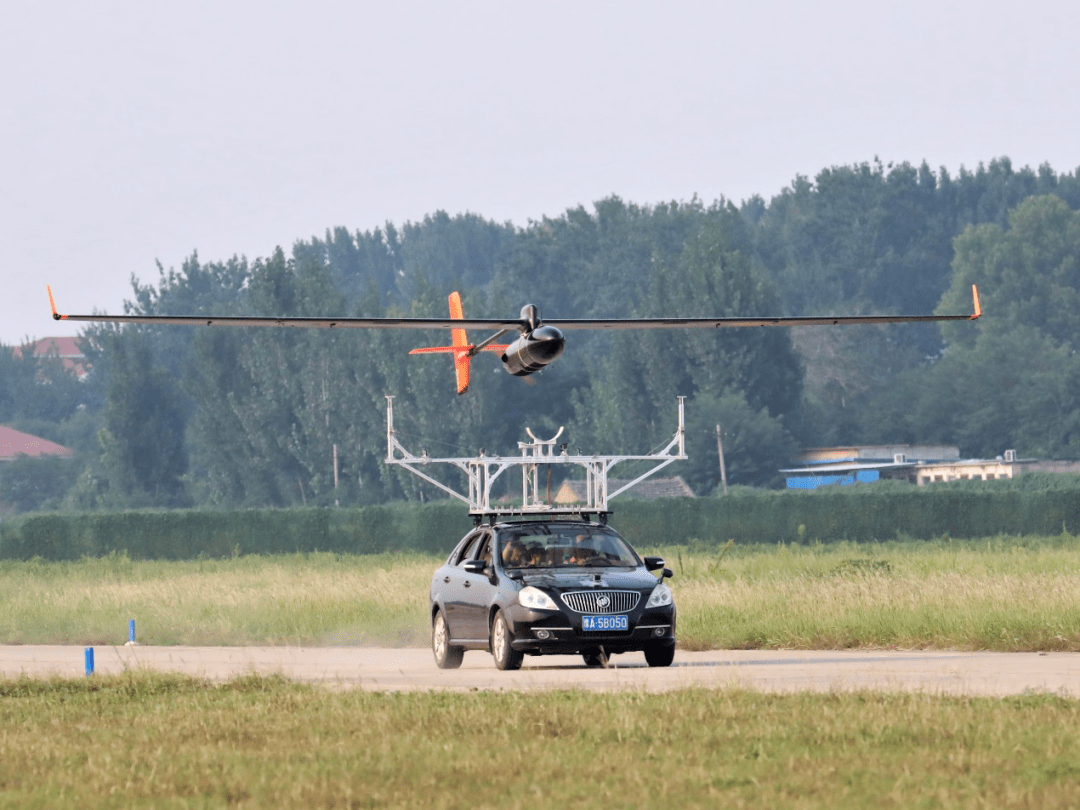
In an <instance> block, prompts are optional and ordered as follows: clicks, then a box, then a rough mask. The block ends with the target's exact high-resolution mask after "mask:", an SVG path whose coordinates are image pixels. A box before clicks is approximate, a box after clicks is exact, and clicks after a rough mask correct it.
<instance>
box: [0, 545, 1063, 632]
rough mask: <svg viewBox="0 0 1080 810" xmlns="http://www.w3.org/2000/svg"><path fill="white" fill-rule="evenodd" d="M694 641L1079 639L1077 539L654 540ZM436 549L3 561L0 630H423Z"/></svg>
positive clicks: (682, 627)
mask: <svg viewBox="0 0 1080 810" xmlns="http://www.w3.org/2000/svg"><path fill="white" fill-rule="evenodd" d="M653 551H658V552H659V553H661V554H663V555H664V556H665V557H666V558H667V560H668V565H669V566H670V567H671V568H673V569H674V571H675V578H674V580H673V581H672V583H673V585H672V586H673V588H674V589H675V593H676V599H677V601H678V605H679V637H680V643H681V644H682V645H683V646H684V647H687V648H792V649H796V648H797V649H845V648H854V647H863V648H889V647H892V648H938V649H988V650H1080V541H1078V540H1077V539H1076V538H1072V537H1068V536H1066V537H1058V538H1041V539H1040V538H1034V539H1033V538H1024V539H1016V538H995V539H992V540H988V541H986V540H984V541H979V542H955V541H952V542H950V541H944V540H943V541H932V542H914V541H910V542H892V543H875V544H853V543H830V544H816V545H804V546H795V545H793V546H768V547H762V546H759V547H739V546H735V547H732V548H729V549H727V550H722V549H704V548H696V549H690V548H685V547H684V548H659V549H653ZM438 563H439V560H437V559H436V558H434V557H426V556H420V555H396V554H383V555H373V556H339V555H333V554H309V555H290V556H278V557H240V558H236V559H232V560H220V561H212V560H207V561H193V562H133V561H131V560H129V559H127V558H126V557H123V556H116V557H109V558H105V559H102V560H84V561H81V562H79V563H42V562H29V563H17V562H3V563H0V643H7V644H11V643H55V644H61V643H68V644H119V643H123V642H124V641H125V640H126V639H127V622H128V619H135V620H136V621H137V625H138V635H139V640H140V642H142V643H147V644H214V645H217V644H225V645H229V644H285V643H291V644H304V645H313V644H356V643H366V644H390V645H403V646H404V645H425V644H426V643H427V639H428V625H427V591H428V586H429V584H430V581H431V573H432V571H433V570H434V569H435V567H436V566H437V565H438Z"/></svg>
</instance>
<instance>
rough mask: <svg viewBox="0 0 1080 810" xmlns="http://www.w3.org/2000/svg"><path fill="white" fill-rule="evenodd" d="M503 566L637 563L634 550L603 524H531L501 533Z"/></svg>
mask: <svg viewBox="0 0 1080 810" xmlns="http://www.w3.org/2000/svg"><path fill="white" fill-rule="evenodd" d="M499 542H500V550H499V553H500V554H501V555H502V563H503V567H504V568H561V567H568V568H576V567H581V566H587V567H593V568H608V567H624V568H625V567H630V568H633V567H636V566H638V565H641V564H642V563H641V560H640V558H639V557H638V555H637V553H636V552H635V551H634V550H633V549H632V548H630V545H629V544H628V543H627V542H626V541H625V540H623V539H622V537H620V536H619V535H618V534H616V533H615V531H613V530H612V529H609V528H607V527H606V526H558V525H552V526H547V525H532V526H523V527H521V528H512V529H508V530H504V531H503V532H501V533H500V540H499Z"/></svg>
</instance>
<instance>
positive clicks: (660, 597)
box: [645, 582, 673, 608]
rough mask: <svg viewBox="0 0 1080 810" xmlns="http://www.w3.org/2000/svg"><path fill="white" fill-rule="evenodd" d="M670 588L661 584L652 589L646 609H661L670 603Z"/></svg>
mask: <svg viewBox="0 0 1080 810" xmlns="http://www.w3.org/2000/svg"><path fill="white" fill-rule="evenodd" d="M672 601H673V600H672V598H671V588H669V587H668V586H667V585H665V584H664V583H663V582H661V583H660V584H659V585H657V586H656V587H655V588H653V592H652V596H650V597H649V601H648V603H647V604H646V605H645V607H646V608H654V607H663V606H664V605H670V604H671V603H672Z"/></svg>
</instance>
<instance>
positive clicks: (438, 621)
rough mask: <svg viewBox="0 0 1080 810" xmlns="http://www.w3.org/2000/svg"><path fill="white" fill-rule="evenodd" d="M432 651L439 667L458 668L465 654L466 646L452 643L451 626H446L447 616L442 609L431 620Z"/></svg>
mask: <svg viewBox="0 0 1080 810" xmlns="http://www.w3.org/2000/svg"><path fill="white" fill-rule="evenodd" d="M431 652H432V653H434V655H435V666H437V667H438V668H439V669H457V668H458V667H460V666H461V659H462V658H463V657H464V656H465V648H464V647H455V646H454V645H453V644H451V643H450V628H449V627H447V626H446V618H445V617H444V616H443V614H442V611H441V610H440V611H438V612H437V613H436V614H435V619H434V620H433V621H432V622H431Z"/></svg>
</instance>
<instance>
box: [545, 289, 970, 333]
mask: <svg viewBox="0 0 1080 810" xmlns="http://www.w3.org/2000/svg"><path fill="white" fill-rule="evenodd" d="M971 297H972V304H973V307H974V310H973V312H972V314H970V315H804V316H797V317H775V318H769V317H766V318H610V319H603V320H586V319H578V320H562V321H560V320H546V319H545V321H544V323H546V324H548V325H549V326H554V327H557V328H558V329H721V328H724V327H736V326H841V325H844V324H854V323H867V324H869V323H920V322H923V323H925V322H929V321H974V320H976V319H978V318H979V317H981V316H982V305H981V304H980V303H979V290H978V288H977V287H976V286H975V285H974V284H972V285H971Z"/></svg>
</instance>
